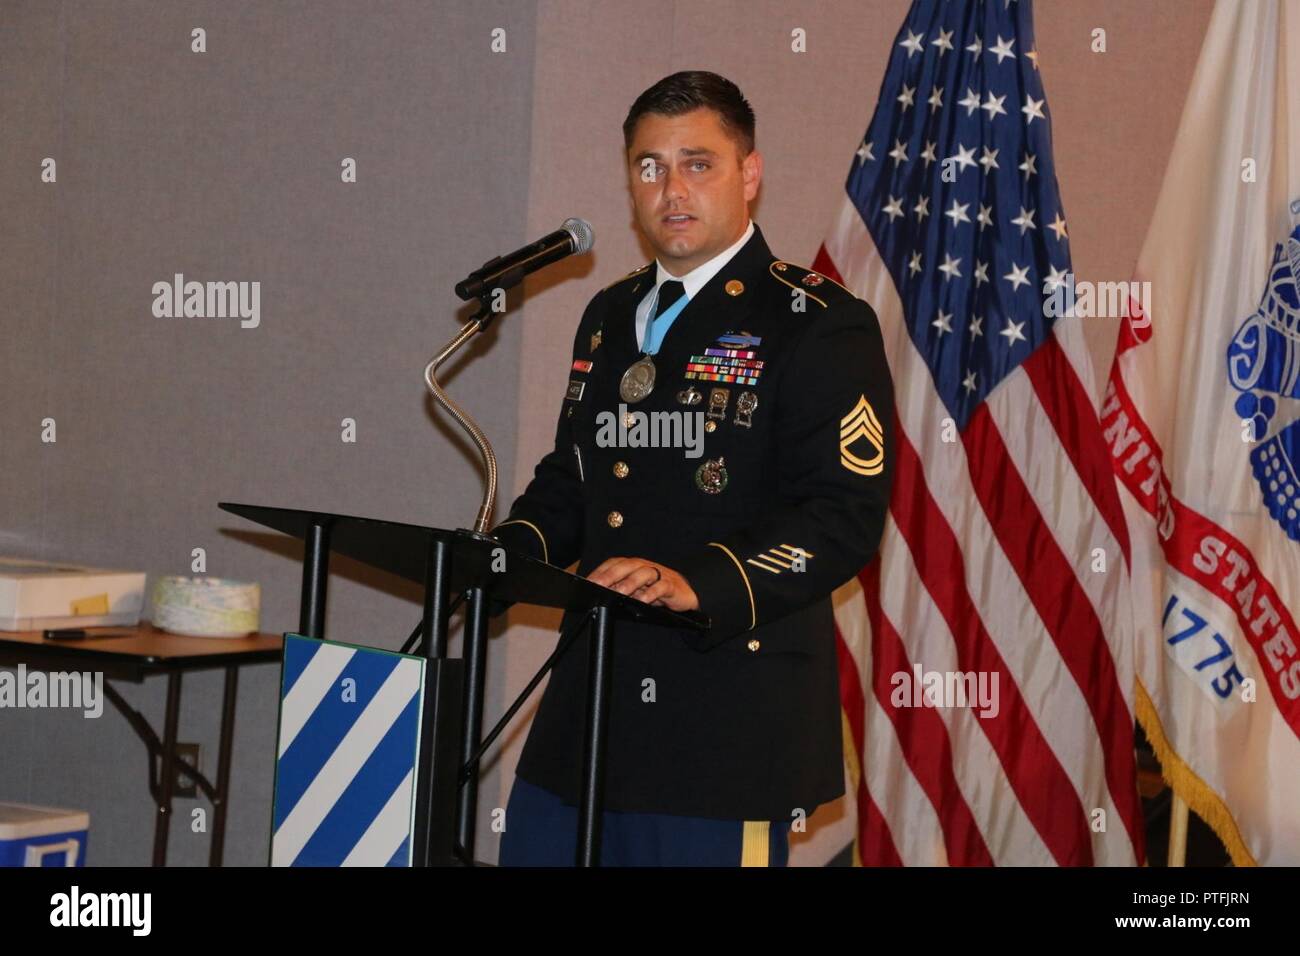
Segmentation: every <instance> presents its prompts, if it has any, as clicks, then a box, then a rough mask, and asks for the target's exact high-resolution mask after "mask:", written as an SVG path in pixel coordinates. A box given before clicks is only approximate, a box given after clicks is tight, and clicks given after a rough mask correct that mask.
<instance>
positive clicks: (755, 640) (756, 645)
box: [745, 638, 762, 651]
mask: <svg viewBox="0 0 1300 956" xmlns="http://www.w3.org/2000/svg"><path fill="white" fill-rule="evenodd" d="M745 646H746V647H748V648H749V649H750V650H751V651H756V650H758V649H759V648H760V647H762V645H761V644H759V643H758V638H753V639H752V640H751V641H750V642H749V643H748V644H746V645H745Z"/></svg>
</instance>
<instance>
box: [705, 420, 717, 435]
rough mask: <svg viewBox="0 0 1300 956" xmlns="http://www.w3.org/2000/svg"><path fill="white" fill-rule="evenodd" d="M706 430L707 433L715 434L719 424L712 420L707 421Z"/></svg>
mask: <svg viewBox="0 0 1300 956" xmlns="http://www.w3.org/2000/svg"><path fill="white" fill-rule="evenodd" d="M704 430H705V431H706V432H715V431H717V430H718V423H717V422H715V421H712V420H710V421H707V422H705V423H704Z"/></svg>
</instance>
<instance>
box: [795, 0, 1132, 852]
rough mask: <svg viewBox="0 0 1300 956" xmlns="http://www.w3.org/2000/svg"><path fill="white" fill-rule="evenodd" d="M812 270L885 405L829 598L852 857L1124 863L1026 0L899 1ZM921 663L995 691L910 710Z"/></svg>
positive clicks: (1113, 615) (1098, 557)
mask: <svg viewBox="0 0 1300 956" xmlns="http://www.w3.org/2000/svg"><path fill="white" fill-rule="evenodd" d="M814 268H816V269H818V270H819V271H821V272H823V273H824V274H826V275H828V276H830V277H832V278H835V279H836V280H838V281H840V282H841V283H843V284H844V285H845V286H846V287H848V288H849V289H851V290H852V291H853V292H854V293H855V294H857V295H859V296H860V297H862V298H863V299H865V300H867V301H868V302H869V303H871V305H872V306H873V308H874V309H875V310H876V313H877V315H878V316H879V318H880V322H881V328H882V331H883V333H884V339H885V345H886V349H887V351H888V354H889V364H890V368H891V370H892V373H893V376H894V381H895V397H896V402H897V416H898V420H897V426H898V432H897V434H898V439H897V460H896V461H895V475H896V479H895V489H894V494H893V501H892V503H891V506H890V515H889V520H888V522H887V524H886V528H885V533H884V538H883V541H882V545H881V550H880V554H879V556H878V558H877V560H876V561H874V562H873V563H872V564H871V565H870V566H869V567H868V568H866V569H865V570H864V571H863V572H862V573H861V574H860V575H859V578H858V580H856V581H854V582H851V583H850V584H848V585H846V586H845V588H843V589H841V590H840V591H839V592H837V594H836V620H837V624H838V628H839V632H840V639H841V640H840V650H841V685H842V686H841V690H842V699H843V704H844V717H845V723H846V758H847V761H848V764H849V772H850V777H851V783H852V784H853V787H852V791H851V792H852V793H853V796H854V797H855V800H853V801H851V802H852V803H854V804H855V806H856V820H855V829H856V836H857V841H856V851H855V860H856V861H858V862H861V863H863V864H866V865H890V864H893V865H898V864H907V865H913V864H919V865H936V864H938V865H942V864H952V865H987V864H1022V865H1025V864H1027V865H1036V864H1062V865H1132V864H1134V863H1136V862H1139V861H1141V860H1142V859H1143V857H1144V843H1143V834H1142V828H1143V821H1142V813H1141V805H1140V801H1139V797H1138V792H1137V786H1136V770H1135V757H1134V748H1133V733H1134V716H1133V685H1134V663H1133V640H1132V623H1131V618H1130V617H1129V613H1128V608H1129V605H1128V599H1127V588H1128V584H1127V570H1126V566H1127V561H1128V549H1129V545H1128V539H1127V533H1126V530H1125V523H1124V514H1123V510H1122V507H1121V504H1120V500H1119V497H1118V493H1117V490H1116V487H1115V482H1114V478H1113V475H1112V472H1111V469H1110V459H1109V455H1108V453H1107V450H1106V447H1105V445H1104V443H1103V440H1102V433H1101V429H1100V427H1099V423H1098V417H1097V402H1096V398H1095V388H1094V384H1093V383H1094V382H1095V376H1094V371H1093V367H1092V363H1091V361H1090V359H1089V355H1088V352H1087V350H1086V348H1085V345H1084V341H1083V336H1082V330H1081V329H1080V328H1079V327H1078V320H1077V319H1060V318H1053V317H1052V316H1050V315H1048V314H1046V312H1047V311H1049V310H1046V309H1045V307H1044V302H1045V299H1046V298H1047V295H1048V293H1051V292H1052V291H1054V290H1056V289H1057V288H1058V287H1059V286H1060V285H1061V284H1062V283H1065V282H1067V281H1068V280H1067V275H1068V274H1069V273H1070V271H1071V265H1070V246H1069V234H1068V232H1067V229H1066V220H1065V212H1064V209H1063V207H1062V203H1061V197H1060V192H1059V189H1058V187H1057V182H1056V173H1055V167H1054V164H1053V161H1052V146H1051V121H1050V114H1049V112H1048V109H1047V103H1046V95H1045V94H1044V92H1043V83H1042V79H1041V76H1040V73H1039V70H1038V59H1037V53H1036V51H1035V47H1034V38H1033V26H1032V14H1031V7H1030V3H1029V2H1028V0H1015V2H1012V0H988V2H982V0H981V2H971V3H948V2H942V0H916V2H914V3H913V4H912V7H911V10H910V12H909V13H908V15H907V19H906V21H905V23H904V24H903V28H902V30H900V32H899V34H898V36H897V38H896V40H895V44H894V47H893V52H892V54H891V57H890V61H889V67H888V70H887V73H886V75H885V79H884V83H883V86H882V89H881V94H880V100H879V103H878V105H877V107H876V112H875V115H874V117H873V118H872V120H871V125H870V127H869V128H868V129H867V133H866V135H865V136H864V137H863V140H862V143H861V145H860V147H859V148H858V150H857V154H856V156H855V157H854V159H853V163H852V168H851V170H850V173H849V176H848V181H847V183H846V187H845V197H844V204H843V207H842V209H841V211H840V213H839V216H838V218H837V221H836V222H835V224H834V226H833V227H832V229H831V231H830V234H829V236H828V238H827V239H826V241H825V243H824V245H823V246H822V248H821V250H820V252H819V254H818V256H817V259H816V261H815V262H814ZM927 675H938V679H939V680H941V681H942V680H944V678H945V676H947V678H948V681H949V683H951V681H952V677H953V675H957V676H958V677H960V676H962V675H977V676H978V675H982V678H983V679H987V680H988V681H989V683H990V684H994V686H996V688H997V693H996V698H997V701H996V706H993V707H988V706H984V707H981V706H980V705H979V704H977V703H975V702H970V703H968V705H967V706H916V704H917V703H918V701H924V700H927V699H928V700H930V701H931V702H933V703H938V704H941V705H942V704H944V703H945V700H946V698H944V697H943V696H942V695H940V694H938V692H937V687H938V685H932V684H929V683H928V682H929V677H928V676H927ZM921 684H924V685H925V686H930V687H934V688H936V694H935V696H934V697H932V698H925V697H923V696H918V695H915V694H914V693H913V691H912V690H908V689H907V688H908V687H912V688H913V689H915V687H916V686H917V685H921ZM968 686H969V685H968ZM949 702H950V701H949Z"/></svg>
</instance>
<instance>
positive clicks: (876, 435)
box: [840, 395, 885, 478]
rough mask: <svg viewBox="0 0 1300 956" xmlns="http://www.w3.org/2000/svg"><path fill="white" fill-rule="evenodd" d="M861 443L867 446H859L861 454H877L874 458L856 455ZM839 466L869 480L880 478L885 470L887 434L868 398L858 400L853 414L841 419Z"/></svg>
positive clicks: (850, 413)
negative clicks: (856, 447) (855, 450)
mask: <svg viewBox="0 0 1300 956" xmlns="http://www.w3.org/2000/svg"><path fill="white" fill-rule="evenodd" d="M859 441H864V442H866V444H867V446H868V447H867V448H863V447H862V446H859V450H860V451H864V452H868V453H869V452H870V451H874V452H875V454H872V455H871V457H870V458H863V457H861V456H860V455H857V454H854V452H853V451H852V450H851V449H852V448H853V446H854V445H855V444H856V443H857V442H859ZM840 464H841V465H843V466H844V467H845V468H847V469H848V470H849V471H851V472H853V473H854V474H858V475H865V476H866V477H868V478H870V477H871V476H872V475H878V474H880V473H881V472H882V471H883V470H884V468H885V431H884V429H883V428H881V427H880V420H879V419H878V418H876V412H875V409H873V408H872V407H871V403H870V402H868V401H867V397H866V396H865V395H862V396H859V397H858V403H857V404H856V405H854V406H853V410H852V411H851V412H849V413H848V414H847V415H845V416H844V417H843V418H841V419H840Z"/></svg>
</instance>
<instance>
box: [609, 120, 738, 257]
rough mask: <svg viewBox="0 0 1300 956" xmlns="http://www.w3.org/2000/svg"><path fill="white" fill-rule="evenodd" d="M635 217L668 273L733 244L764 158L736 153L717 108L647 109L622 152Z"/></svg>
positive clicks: (736, 150) (735, 146) (736, 149)
mask: <svg viewBox="0 0 1300 956" xmlns="http://www.w3.org/2000/svg"><path fill="white" fill-rule="evenodd" d="M627 155H628V179H629V183H630V186H631V189H632V202H633V205H635V207H636V218H637V223H638V224H639V225H640V226H641V231H642V232H644V233H645V235H646V238H647V239H648V240H649V242H650V245H652V246H653V247H654V250H655V253H656V255H657V256H658V257H659V259H660V260H662V261H663V264H664V265H665V266H666V267H667V269H668V271H669V272H671V273H672V274H673V275H678V276H680V275H685V274H686V273H687V272H690V271H691V270H692V269H694V268H695V267H696V266H699V265H702V264H704V263H705V262H708V261H709V260H710V259H712V258H713V257H714V256H716V255H717V254H718V253H719V252H721V251H722V250H723V249H726V248H727V247H728V246H730V245H732V244H733V243H734V242H735V241H736V240H737V239H739V238H740V236H741V234H742V233H743V232H744V231H745V227H746V225H747V224H748V222H749V203H750V201H751V200H752V199H753V198H754V196H755V195H756V194H757V193H758V183H759V180H760V179H762V176H763V158H762V156H760V155H759V153H758V150H754V151H752V152H751V153H750V154H749V155H748V156H746V157H745V158H744V159H741V157H740V152H739V149H738V147H737V145H736V142H735V141H734V140H733V139H732V138H731V136H729V135H728V134H727V131H726V130H725V129H724V128H723V126H722V120H721V117H720V116H719V114H718V113H717V111H715V110H711V109H704V108H701V109H697V110H692V111H691V112H689V113H684V114H682V115H681V116H664V115H662V114H660V113H647V114H646V115H645V116H642V117H641V119H640V120H638V121H637V125H636V132H635V133H634V135H633V137H632V145H631V147H630V148H629V149H628V151H627Z"/></svg>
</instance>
